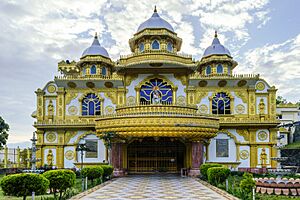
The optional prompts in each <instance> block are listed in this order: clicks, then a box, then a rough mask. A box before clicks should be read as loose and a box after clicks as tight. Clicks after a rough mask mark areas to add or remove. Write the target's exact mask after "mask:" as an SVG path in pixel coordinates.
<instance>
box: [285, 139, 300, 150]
mask: <svg viewBox="0 0 300 200" xmlns="http://www.w3.org/2000/svg"><path fill="white" fill-rule="evenodd" d="M283 149H300V141H297V142H293V143H290V144H288V145H286V146H284V148H283Z"/></svg>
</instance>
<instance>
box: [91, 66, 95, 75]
mask: <svg viewBox="0 0 300 200" xmlns="http://www.w3.org/2000/svg"><path fill="white" fill-rule="evenodd" d="M91 74H96V66H95V65H93V66H92V67H91Z"/></svg>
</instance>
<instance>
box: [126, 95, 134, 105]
mask: <svg viewBox="0 0 300 200" xmlns="http://www.w3.org/2000/svg"><path fill="white" fill-rule="evenodd" d="M127 104H128V105H134V104H135V97H134V96H129V97H127Z"/></svg>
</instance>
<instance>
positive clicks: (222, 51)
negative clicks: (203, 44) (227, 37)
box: [203, 32, 231, 57]
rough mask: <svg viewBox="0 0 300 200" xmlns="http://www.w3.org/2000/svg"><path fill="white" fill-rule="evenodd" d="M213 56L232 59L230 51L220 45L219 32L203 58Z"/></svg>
mask: <svg viewBox="0 0 300 200" xmlns="http://www.w3.org/2000/svg"><path fill="white" fill-rule="evenodd" d="M211 55H228V56H230V57H231V54H230V52H229V50H228V49H227V48H226V47H224V46H223V45H222V44H221V43H220V40H219V39H218V35H217V32H216V33H215V38H214V40H213V42H212V44H211V45H210V46H209V47H207V48H206V49H205V51H204V54H203V57H207V56H211Z"/></svg>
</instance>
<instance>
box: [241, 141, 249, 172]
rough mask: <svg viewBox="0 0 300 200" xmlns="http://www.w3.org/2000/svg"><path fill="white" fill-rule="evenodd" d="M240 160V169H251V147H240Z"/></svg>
mask: <svg viewBox="0 0 300 200" xmlns="http://www.w3.org/2000/svg"><path fill="white" fill-rule="evenodd" d="M239 158H240V162H241V164H240V165H239V168H240V167H241V168H244V167H250V147H249V146H240V149H239Z"/></svg>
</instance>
